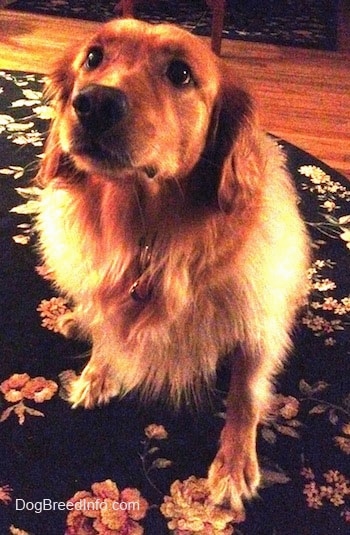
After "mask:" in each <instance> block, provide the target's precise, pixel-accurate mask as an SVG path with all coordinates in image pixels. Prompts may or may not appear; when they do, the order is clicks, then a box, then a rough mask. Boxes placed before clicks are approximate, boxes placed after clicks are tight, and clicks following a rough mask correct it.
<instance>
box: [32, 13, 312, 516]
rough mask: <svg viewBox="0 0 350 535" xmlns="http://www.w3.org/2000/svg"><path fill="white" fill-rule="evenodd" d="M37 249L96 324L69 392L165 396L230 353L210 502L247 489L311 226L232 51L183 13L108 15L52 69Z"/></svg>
mask: <svg viewBox="0 0 350 535" xmlns="http://www.w3.org/2000/svg"><path fill="white" fill-rule="evenodd" d="M48 95H49V97H50V98H51V99H52V102H53V106H54V109H55V117H54V119H53V121H52V125H51V129H50V133H49V136H48V140H47V144H46V148H45V153H44V156H43V160H42V164H41V168H40V170H39V173H38V176H37V181H38V183H39V184H40V186H41V188H42V190H41V198H40V213H39V215H38V219H37V223H36V228H37V230H38V234H39V242H40V246H39V247H40V251H41V255H42V258H43V262H44V263H45V265H46V266H48V268H49V269H50V270H51V271H52V272H53V274H54V279H55V285H56V287H57V288H58V289H59V290H60V291H61V292H62V293H63V294H64V295H66V296H67V297H68V298H69V299H70V300H71V301H72V303H73V304H74V310H73V312H72V313H70V314H67V317H64V321H63V324H64V325H63V326H64V329H65V332H66V334H67V335H69V334H72V333H75V334H77V333H79V336H80V337H86V338H87V339H89V340H91V343H92V354H91V358H90V360H89V362H88V364H87V365H86V367H85V369H84V370H83V372H82V374H81V375H80V376H79V377H78V378H77V379H76V380H75V381H74V382H73V384H72V385H71V391H70V401H71V403H72V404H73V407H77V406H83V407H85V408H92V407H94V406H95V405H101V404H105V403H108V401H109V400H110V399H111V398H112V397H113V396H119V397H120V396H124V395H125V394H127V393H129V392H131V391H133V390H134V389H137V390H138V391H139V392H140V393H141V394H142V395H143V396H145V397H149V398H158V397H159V396H165V397H166V399H167V400H169V401H170V403H172V404H173V405H174V406H178V405H179V404H181V403H182V402H183V401H189V400H193V399H194V400H197V399H198V398H200V396H201V392H202V389H203V388H208V389H210V388H211V387H212V385H213V384H214V380H215V375H216V370H217V366H218V364H219V363H220V362H221V361H222V360H223V359H226V360H227V361H228V362H229V364H230V368H231V379H230V386H229V392H228V397H227V415H226V422H225V425H224V427H223V430H222V433H221V437H220V445H219V449H218V453H217V455H216V457H215V459H214V461H213V463H212V464H211V466H210V468H209V472H208V484H209V488H210V493H211V499H212V501H213V503H217V504H224V505H226V506H230V507H232V508H233V509H235V510H241V509H242V507H243V502H244V500H246V499H249V498H251V497H252V496H254V495H255V494H256V492H257V488H258V486H259V481H260V472H259V466H258V461H257V454H256V435H257V426H258V423H259V421H260V420H261V419H262V418H263V417H264V415H265V414H266V411H267V409H268V404H269V398H270V393H271V385H272V383H273V378H274V376H275V375H276V374H277V373H278V372H279V371H280V370H281V367H282V364H283V362H284V361H285V357H286V355H287V354H288V351H289V350H290V345H291V342H290V333H291V331H292V329H293V324H294V321H295V317H296V314H297V311H298V308H299V307H300V306H301V304H302V303H303V301H304V298H305V288H306V283H305V281H306V276H305V274H306V269H307V265H308V256H309V253H308V249H309V247H308V236H307V232H306V230H305V226H304V223H303V222H302V220H301V217H300V215H299V213H298V206H297V205H298V198H297V195H296V192H295V190H294V187H293V185H292V182H291V179H290V177H289V175H288V172H287V170H286V158H285V156H284V154H283V153H282V151H281V149H280V147H279V146H278V144H277V143H276V141H275V140H273V139H272V138H271V137H270V136H268V135H267V134H265V133H263V132H262V131H261V130H260V129H259V125H258V120H257V118H256V112H255V107H254V104H253V102H252V98H251V96H250V94H249V91H248V90H247V89H246V88H245V86H244V84H242V82H241V81H240V80H239V79H238V77H237V76H236V73H235V68H234V66H233V65H232V64H229V63H228V62H225V61H224V60H223V59H221V58H219V57H217V56H215V55H214V53H212V52H211V50H210V49H209V47H208V46H207V45H206V44H205V43H204V41H202V40H201V38H199V37H196V36H193V35H192V34H190V33H188V32H187V31H185V30H183V29H181V28H178V27H177V26H173V25H168V24H159V25H151V24H148V23H145V22H141V21H136V20H131V19H130V20H128V19H124V20H115V21H111V22H109V23H107V24H105V25H102V26H101V28H100V29H99V31H98V32H97V35H95V36H93V37H92V39H91V41H90V42H89V43H88V44H85V45H84V46H82V47H81V48H79V49H78V50H70V51H68V52H67V53H66V54H65V55H64V56H63V58H62V59H60V60H59V61H58V62H57V63H56V65H55V67H54V68H53V72H52V74H51V76H50V81H49V84H48Z"/></svg>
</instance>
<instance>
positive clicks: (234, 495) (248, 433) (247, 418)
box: [208, 349, 267, 511]
mask: <svg viewBox="0 0 350 535" xmlns="http://www.w3.org/2000/svg"><path fill="white" fill-rule="evenodd" d="M255 366H257V368H259V363H256V364H255V363H254V361H253V360H252V359H250V358H249V357H248V356H247V355H246V354H245V353H244V351H243V350H242V349H237V351H236V352H235V354H234V356H233V357H232V371H231V380H230V389H229V393H228V397H227V412H226V423H225V426H224V428H223V430H222V432H221V436H220V448H219V451H218V453H217V455H216V457H215V459H214V461H213V463H212V465H211V466H210V469H209V475H208V479H209V487H210V491H211V497H212V500H213V502H215V503H217V504H222V505H225V506H229V507H231V508H232V509H234V510H236V511H239V510H241V509H243V502H242V499H249V498H251V497H252V496H254V494H255V493H256V489H257V487H258V485H259V481H260V473H259V466H258V459H257V454H256V434H257V425H258V423H259V419H260V411H261V401H262V400H261V396H260V395H258V392H257V386H258V383H259V382H262V383H265V385H266V384H267V382H266V381H264V378H263V377H259V372H258V370H257V369H255ZM261 379H262V381H261ZM261 386H262V388H264V386H263V384H262V385H261ZM265 388H266V386H265ZM260 394H261V392H260Z"/></svg>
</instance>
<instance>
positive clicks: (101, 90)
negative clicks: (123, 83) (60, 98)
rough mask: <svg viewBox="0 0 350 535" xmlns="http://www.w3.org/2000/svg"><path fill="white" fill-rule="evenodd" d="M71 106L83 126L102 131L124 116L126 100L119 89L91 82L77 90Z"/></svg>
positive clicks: (126, 109)
mask: <svg viewBox="0 0 350 535" xmlns="http://www.w3.org/2000/svg"><path fill="white" fill-rule="evenodd" d="M73 108H74V110H75V113H76V114H77V116H78V118H79V121H80V122H81V124H82V125H83V126H84V128H86V129H88V130H96V131H99V132H104V131H106V130H108V129H109V128H112V126H114V125H116V124H117V123H119V122H120V121H121V120H122V119H123V118H124V117H125V115H126V114H127V112H128V100H127V97H126V95H125V93H123V91H121V90H120V89H115V88H113V87H107V86H105V85H98V84H91V85H88V86H87V87H84V89H82V90H81V91H79V93H78V94H77V96H76V97H75V98H74V100H73Z"/></svg>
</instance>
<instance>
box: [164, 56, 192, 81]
mask: <svg viewBox="0 0 350 535" xmlns="http://www.w3.org/2000/svg"><path fill="white" fill-rule="evenodd" d="M166 75H167V77H168V79H169V80H170V82H171V83H172V84H173V85H174V86H175V87H183V86H186V85H189V84H191V83H193V77H192V72H191V69H190V67H189V66H188V65H187V63H185V62H184V61H180V60H174V61H172V62H171V63H170V64H169V66H168V69H167V71H166Z"/></svg>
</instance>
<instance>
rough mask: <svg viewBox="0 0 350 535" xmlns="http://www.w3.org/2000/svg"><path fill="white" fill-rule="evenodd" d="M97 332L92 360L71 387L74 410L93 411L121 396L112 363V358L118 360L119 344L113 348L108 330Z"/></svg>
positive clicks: (94, 333) (93, 341) (70, 393)
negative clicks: (84, 409)
mask: <svg viewBox="0 0 350 535" xmlns="http://www.w3.org/2000/svg"><path fill="white" fill-rule="evenodd" d="M96 331H97V330H96V329H95V332H93V333H92V354H91V358H90V360H89V362H88V363H87V365H86V366H85V368H84V370H83V372H82V374H81V375H80V376H79V377H78V378H77V379H75V380H74V381H73V382H72V383H71V385H70V386H69V401H70V402H71V403H72V405H73V407H74V408H76V407H78V406H82V407H85V408H86V409H91V408H93V407H95V406H96V405H97V406H99V405H104V404H106V403H108V402H109V401H110V399H111V398H112V397H114V396H116V395H117V394H120V389H121V385H120V383H119V381H118V374H117V372H116V368H115V366H113V363H112V357H114V359H115V360H117V354H118V348H117V343H116V344H115V346H114V347H113V345H114V344H113V343H112V340H111V339H109V337H108V333H109V331H108V329H107V328H106V331H102V329H99V331H102V332H96ZM111 345H112V349H111Z"/></svg>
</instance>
